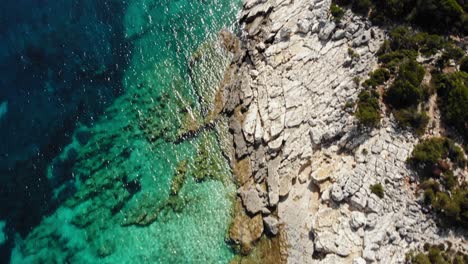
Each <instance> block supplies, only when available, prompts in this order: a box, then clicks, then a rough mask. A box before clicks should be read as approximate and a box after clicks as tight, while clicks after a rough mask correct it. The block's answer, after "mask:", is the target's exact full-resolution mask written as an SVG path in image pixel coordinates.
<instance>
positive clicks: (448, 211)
mask: <svg viewBox="0 0 468 264" xmlns="http://www.w3.org/2000/svg"><path fill="white" fill-rule="evenodd" d="M448 159H449V160H450V161H451V162H453V166H458V167H461V168H464V167H465V166H466V161H465V158H464V155H463V152H462V150H461V149H460V148H459V147H458V146H456V145H455V144H454V143H453V141H451V140H450V139H447V138H431V139H428V140H425V141H423V142H421V143H419V144H418V145H417V146H416V147H415V148H414V150H413V153H412V156H411V158H410V159H409V162H410V163H411V164H412V165H413V166H415V168H416V169H417V170H418V171H419V173H420V176H421V177H422V178H423V179H426V180H424V181H423V182H422V183H421V185H420V187H421V189H422V190H424V202H425V203H426V205H431V206H432V208H433V210H434V211H435V212H437V213H438V215H439V216H441V220H443V222H444V223H446V224H448V225H460V226H467V225H468V214H467V213H466V212H468V190H467V188H466V187H467V186H466V185H460V184H459V183H458V180H457V178H456V176H455V175H454V173H453V171H452V170H451V168H450V165H449V164H450V163H447V162H446V160H448ZM441 183H442V184H441Z"/></svg>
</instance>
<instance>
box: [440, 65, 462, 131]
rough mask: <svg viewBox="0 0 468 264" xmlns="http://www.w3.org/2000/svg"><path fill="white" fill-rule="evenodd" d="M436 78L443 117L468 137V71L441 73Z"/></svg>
mask: <svg viewBox="0 0 468 264" xmlns="http://www.w3.org/2000/svg"><path fill="white" fill-rule="evenodd" d="M435 79H436V89H437V94H438V95H439V98H440V100H439V107H440V109H441V112H442V117H443V118H444V120H445V122H447V124H449V125H452V126H454V127H455V129H456V130H458V132H459V133H460V134H461V135H463V136H464V137H465V139H468V73H465V72H456V73H453V74H441V75H439V76H437V77H436V78H435Z"/></svg>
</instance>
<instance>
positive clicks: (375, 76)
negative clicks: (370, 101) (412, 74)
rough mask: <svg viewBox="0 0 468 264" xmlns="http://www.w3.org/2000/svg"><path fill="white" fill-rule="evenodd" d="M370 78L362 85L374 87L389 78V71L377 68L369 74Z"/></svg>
mask: <svg viewBox="0 0 468 264" xmlns="http://www.w3.org/2000/svg"><path fill="white" fill-rule="evenodd" d="M369 76H370V78H369V79H367V80H366V81H365V82H364V83H363V86H364V87H376V86H378V85H381V84H383V83H385V82H386V81H388V79H390V72H389V71H388V70H387V69H385V68H379V69H377V70H375V71H373V72H372V73H370V74H369Z"/></svg>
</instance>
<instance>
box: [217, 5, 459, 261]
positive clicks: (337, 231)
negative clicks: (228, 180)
mask: <svg viewBox="0 0 468 264" xmlns="http://www.w3.org/2000/svg"><path fill="white" fill-rule="evenodd" d="M330 5H331V1H330V0H314V1H303V0H296V1H289V0H276V1H262V0H247V1H244V4H243V9H242V13H241V15H240V22H241V27H242V31H241V33H240V34H239V39H231V40H230V41H232V42H238V43H237V44H236V45H231V46H234V47H235V48H234V50H232V52H233V53H234V54H235V55H234V60H233V62H232V63H231V65H230V68H229V70H228V72H227V73H226V75H225V81H226V80H227V84H225V86H224V103H225V105H224V113H225V114H226V115H227V116H228V117H229V130H230V132H231V134H232V141H233V143H234V149H235V150H234V152H233V153H232V163H233V167H234V168H237V170H236V169H234V173H235V177H236V180H237V183H238V190H237V194H238V197H239V200H240V201H241V202H242V205H243V208H244V209H245V212H240V213H238V214H239V215H244V218H245V216H247V219H249V218H250V220H245V219H244V218H243V217H240V216H239V217H238V218H237V220H238V221H243V223H244V225H247V227H244V229H243V230H244V233H245V235H244V236H242V235H239V234H238V232H239V230H238V229H239V227H238V225H239V226H241V224H238V225H236V224H234V225H233V226H234V229H235V231H237V232H232V234H233V235H231V238H232V239H233V240H234V242H235V243H236V244H237V245H239V246H240V247H241V250H243V251H245V252H249V251H250V250H251V245H252V244H253V243H254V242H255V241H256V240H258V239H259V238H260V235H261V232H262V231H261V230H262V229H263V232H264V233H265V234H267V235H269V236H273V237H274V239H276V240H279V242H278V243H279V247H280V250H279V253H280V258H279V259H281V260H282V261H281V262H285V263H286V262H287V263H356V264H358V263H404V262H405V255H406V254H407V253H408V252H410V251H411V250H422V248H423V246H424V244H426V243H430V244H436V245H438V244H444V243H445V244H450V245H451V247H452V248H456V249H457V250H459V251H461V252H463V253H465V254H466V253H467V252H468V244H467V243H466V240H465V237H466V233H463V231H462V230H455V231H446V230H443V229H440V228H439V227H438V226H437V225H436V223H435V222H434V220H433V217H432V216H431V215H430V214H428V213H427V211H424V209H423V208H421V207H422V206H421V204H420V203H419V202H418V197H417V196H416V195H415V192H416V189H417V182H416V181H417V179H418V178H417V175H416V173H415V172H414V171H412V170H411V168H409V166H408V165H407V162H406V161H407V159H408V158H409V157H410V154H411V152H412V150H413V148H414V146H415V145H416V144H417V143H418V141H419V139H418V138H417V137H415V136H414V135H413V134H411V133H410V132H408V131H405V130H402V129H400V128H399V127H398V125H397V124H396V121H395V119H394V118H393V116H386V117H384V118H382V120H381V121H380V126H379V127H378V128H375V129H365V128H364V129H363V128H362V127H361V126H359V124H358V122H357V120H356V118H355V117H354V115H353V110H352V108H353V106H352V102H355V101H356V100H357V99H358V94H359V92H360V91H361V90H362V89H363V88H362V87H360V85H359V82H356V80H365V79H366V78H367V76H368V74H369V73H370V72H371V71H373V70H375V69H376V68H377V66H378V62H377V55H376V53H377V51H378V50H379V48H380V46H381V45H382V43H383V42H384V40H385V39H386V38H388V35H387V34H388V32H387V31H386V30H385V29H382V28H379V27H376V26H373V25H372V23H371V22H370V21H368V20H367V19H365V18H363V17H361V16H358V15H355V14H353V13H352V12H351V11H350V10H347V11H346V13H345V14H344V17H343V18H342V19H341V21H340V22H335V21H334V20H333V18H332V17H331V15H330ZM231 37H232V36H231ZM232 38H234V37H232ZM226 76H227V77H226ZM380 104H381V105H382V102H381V103H380ZM432 133H434V131H432ZM462 173H463V174H464V175H466V170H465V171H464V172H462ZM375 184H380V185H381V186H383V189H384V190H385V196H384V197H378V196H377V195H376V194H374V193H373V192H371V186H373V185H375ZM260 218H263V223H262V221H260ZM235 222H236V219H235ZM231 229H233V228H231ZM266 250H267V251H268V249H266ZM277 253H278V252H276V253H273V252H271V254H277ZM269 254H270V253H269ZM279 259H278V258H277V260H278V261H279ZM259 262H261V261H259ZM265 263H266V262H265Z"/></svg>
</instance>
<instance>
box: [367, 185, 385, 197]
mask: <svg viewBox="0 0 468 264" xmlns="http://www.w3.org/2000/svg"><path fill="white" fill-rule="evenodd" d="M370 190H371V192H372V193H373V194H375V195H377V196H378V197H379V198H380V199H382V198H384V188H383V186H382V184H380V183H377V184H374V185H371V186H370Z"/></svg>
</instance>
